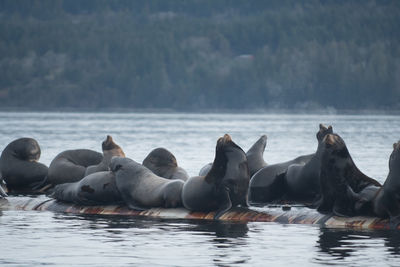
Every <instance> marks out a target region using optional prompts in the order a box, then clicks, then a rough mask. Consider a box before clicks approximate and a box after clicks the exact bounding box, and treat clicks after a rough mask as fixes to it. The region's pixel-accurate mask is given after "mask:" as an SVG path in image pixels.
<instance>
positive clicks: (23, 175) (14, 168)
mask: <svg viewBox="0 0 400 267" xmlns="http://www.w3.org/2000/svg"><path fill="white" fill-rule="evenodd" d="M40 153H41V151H40V146H39V144H38V142H37V141H36V140H35V139H32V138H19V139H16V140H14V141H12V142H11V143H9V144H8V145H7V146H6V148H5V149H4V150H3V152H2V153H1V157H0V172H1V176H2V179H3V180H4V181H5V182H6V183H7V189H8V190H9V191H24V192H25V191H27V192H30V191H33V187H35V186H36V185H37V184H39V183H40V182H42V181H43V180H44V179H45V177H46V176H47V173H48V168H47V166H46V165H44V164H42V163H39V162H37V161H38V160H39V158H40Z"/></svg>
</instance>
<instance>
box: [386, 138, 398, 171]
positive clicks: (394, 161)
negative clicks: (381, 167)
mask: <svg viewBox="0 0 400 267" xmlns="http://www.w3.org/2000/svg"><path fill="white" fill-rule="evenodd" d="M395 168H397V169H398V170H399V171H400V141H398V142H397V143H394V144H393V151H392V153H391V154H390V158H389V170H394V169H395Z"/></svg>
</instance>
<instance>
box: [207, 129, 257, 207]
mask: <svg viewBox="0 0 400 267" xmlns="http://www.w3.org/2000/svg"><path fill="white" fill-rule="evenodd" d="M205 179H206V181H209V182H214V183H215V184H216V186H217V187H224V188H226V189H227V190H229V195H230V197H231V201H232V204H233V205H237V204H239V203H240V204H242V203H244V202H245V201H246V202H247V192H248V188H249V182H250V173H249V168H248V164H247V157H246V154H245V152H244V151H243V149H241V148H240V147H239V146H238V145H236V144H235V143H234V142H233V141H232V138H231V137H230V136H229V135H228V134H225V135H224V136H223V137H221V138H219V139H218V141H217V146H216V153H215V160H214V162H213V166H212V167H211V170H210V172H209V173H208V174H207V176H206V178H205Z"/></svg>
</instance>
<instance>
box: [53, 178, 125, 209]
mask: <svg viewBox="0 0 400 267" xmlns="http://www.w3.org/2000/svg"><path fill="white" fill-rule="evenodd" d="M51 197H53V198H55V199H57V200H59V201H62V202H68V203H75V204H79V205H112V204H115V203H119V202H121V201H122V198H121V195H120V193H119V191H118V189H117V186H116V183H115V176H114V173H113V172H111V171H104V172H96V173H92V174H90V175H88V176H86V177H84V178H83V179H82V180H80V181H78V182H75V183H65V184H60V185H57V186H55V188H54V191H53V193H52V195H51Z"/></svg>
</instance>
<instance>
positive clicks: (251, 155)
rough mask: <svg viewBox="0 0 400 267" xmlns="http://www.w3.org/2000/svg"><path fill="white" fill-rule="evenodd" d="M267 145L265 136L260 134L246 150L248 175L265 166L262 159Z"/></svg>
mask: <svg viewBox="0 0 400 267" xmlns="http://www.w3.org/2000/svg"><path fill="white" fill-rule="evenodd" d="M266 145H267V136H266V135H262V136H261V137H260V138H259V139H258V140H257V142H255V143H254V144H253V145H252V146H251V147H250V149H249V150H248V151H247V152H246V156H247V163H248V165H249V171H250V177H252V176H253V175H254V174H255V173H256V172H258V171H259V170H261V169H262V168H264V167H265V166H267V163H266V162H265V161H264V151H265V147H266Z"/></svg>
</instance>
